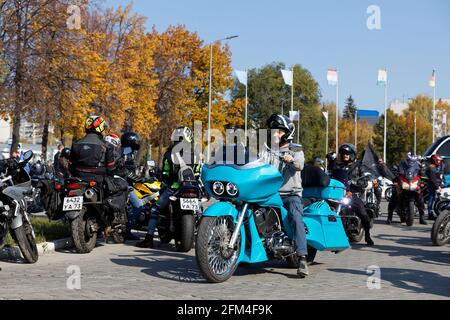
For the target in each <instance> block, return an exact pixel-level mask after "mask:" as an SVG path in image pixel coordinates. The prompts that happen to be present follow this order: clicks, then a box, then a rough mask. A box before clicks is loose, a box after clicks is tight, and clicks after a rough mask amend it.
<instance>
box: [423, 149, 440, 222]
mask: <svg viewBox="0 0 450 320" xmlns="http://www.w3.org/2000/svg"><path fill="white" fill-rule="evenodd" d="M426 176H427V177H428V192H429V194H430V198H429V200H428V219H429V220H436V215H435V214H434V213H433V205H434V202H435V201H436V195H437V194H438V193H440V192H441V186H442V182H443V165H442V157H441V156H440V155H437V154H433V155H432V156H431V159H430V165H429V166H428V168H427V169H426Z"/></svg>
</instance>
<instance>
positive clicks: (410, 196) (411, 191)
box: [398, 170, 423, 227]
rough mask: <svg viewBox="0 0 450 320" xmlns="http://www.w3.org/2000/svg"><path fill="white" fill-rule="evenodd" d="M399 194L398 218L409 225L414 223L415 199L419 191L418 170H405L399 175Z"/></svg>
mask: <svg viewBox="0 0 450 320" xmlns="http://www.w3.org/2000/svg"><path fill="white" fill-rule="evenodd" d="M399 183H400V194H399V196H398V203H399V204H398V214H399V215H400V219H401V220H402V221H405V222H406V225H407V226H409V227H411V226H412V225H414V217H415V213H416V201H417V200H418V198H419V196H420V192H421V187H423V186H421V184H422V183H421V179H420V177H419V175H418V172H413V171H412V170H407V171H406V172H405V173H404V174H401V175H400V177H399Z"/></svg>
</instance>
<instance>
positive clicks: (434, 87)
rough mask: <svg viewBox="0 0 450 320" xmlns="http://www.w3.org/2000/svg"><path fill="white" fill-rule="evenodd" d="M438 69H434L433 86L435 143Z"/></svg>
mask: <svg viewBox="0 0 450 320" xmlns="http://www.w3.org/2000/svg"><path fill="white" fill-rule="evenodd" d="M435 118H436V69H434V86H433V143H434V142H435V140H436V132H435V131H436V119H435Z"/></svg>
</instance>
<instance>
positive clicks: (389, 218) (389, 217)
mask: <svg viewBox="0 0 450 320" xmlns="http://www.w3.org/2000/svg"><path fill="white" fill-rule="evenodd" d="M393 215H394V214H393V213H392V212H389V213H388V218H387V221H386V223H387V224H391V223H392V216H393Z"/></svg>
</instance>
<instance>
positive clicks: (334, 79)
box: [327, 69, 338, 86]
mask: <svg viewBox="0 0 450 320" xmlns="http://www.w3.org/2000/svg"><path fill="white" fill-rule="evenodd" d="M327 81H328V85H329V86H336V85H337V84H338V72H337V70H336V69H328V71H327Z"/></svg>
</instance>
